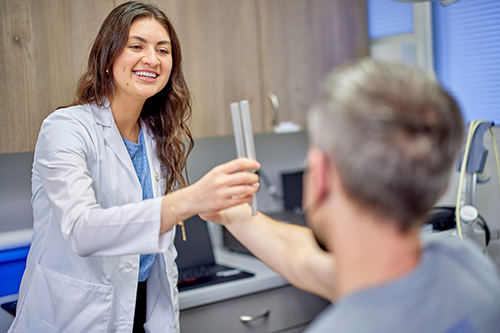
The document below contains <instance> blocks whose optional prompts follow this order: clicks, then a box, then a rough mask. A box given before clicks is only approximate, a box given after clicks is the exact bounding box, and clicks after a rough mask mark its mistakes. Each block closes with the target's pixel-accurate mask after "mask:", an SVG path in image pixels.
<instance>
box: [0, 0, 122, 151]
mask: <svg viewBox="0 0 500 333" xmlns="http://www.w3.org/2000/svg"><path fill="white" fill-rule="evenodd" d="M113 4H114V1H113V0H86V1H78V0H68V1H66V0H64V1H62V0H42V1H40V0H2V1H0V21H1V23H0V37H1V46H0V77H2V81H1V83H0V102H1V104H0V119H1V120H0V153H14V152H26V151H32V150H33V149H34V148H35V143H36V139H37V137H38V131H39V130H40V125H41V123H42V120H43V119H44V118H45V117H46V116H47V115H48V114H49V113H51V112H52V111H54V110H55V109H56V108H57V107H59V106H63V105H67V104H69V103H71V102H72V101H73V99H74V94H75V88H76V82H77V80H78V78H79V77H80V75H81V74H82V72H83V68H85V66H86V59H87V57H88V53H89V52H90V44H91V43H92V41H93V40H94V38H95V36H96V35H97V32H98V30H99V28H100V26H101V23H102V22H103V21H104V19H105V17H106V16H107V14H108V13H109V12H110V11H111V10H112V9H113Z"/></svg>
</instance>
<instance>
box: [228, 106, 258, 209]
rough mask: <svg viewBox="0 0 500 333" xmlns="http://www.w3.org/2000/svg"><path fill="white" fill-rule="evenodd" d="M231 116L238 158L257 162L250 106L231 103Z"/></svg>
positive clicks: (254, 202) (254, 200)
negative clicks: (246, 158)
mask: <svg viewBox="0 0 500 333" xmlns="http://www.w3.org/2000/svg"><path fill="white" fill-rule="evenodd" d="M231 116H232V118H233V130H234V141H235V144H236V154H237V155H238V157H248V158H251V159H253V160H257V157H256V155H255V144H254V141H253V131H252V119H251V118H250V105H249V103H248V101H247V100H243V101H240V103H239V104H238V103H236V102H235V103H231ZM251 206H252V213H253V215H256V214H257V211H258V209H257V198H256V197H255V195H254V196H253V199H252V202H251Z"/></svg>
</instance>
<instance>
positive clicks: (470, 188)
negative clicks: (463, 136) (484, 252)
mask: <svg viewBox="0 0 500 333" xmlns="http://www.w3.org/2000/svg"><path fill="white" fill-rule="evenodd" d="M493 125H494V123H493V122H487V121H484V120H479V121H476V120H473V121H472V122H471V123H470V126H469V133H468V135H467V141H466V144H465V152H464V154H463V157H462V158H461V162H460V163H459V165H458V170H459V171H460V178H459V184H458V194H457V203H456V211H455V216H456V220H457V232H458V235H459V237H460V240H463V233H464V232H463V231H465V233H466V234H471V233H473V232H474V225H475V224H476V223H477V222H478V216H480V215H479V212H478V211H477V208H476V207H475V206H476V185H477V183H478V182H481V179H482V177H481V175H482V173H483V172H484V171H485V169H484V166H485V164H486V157H487V156H488V150H487V149H486V148H485V147H484V145H483V139H484V133H485V132H486V131H487V130H488V129H489V130H490V134H491V138H492V142H493V148H494V151H495V160H496V167H497V175H498V178H499V179H498V182H499V184H498V190H499V192H500V162H499V158H498V149H497V146H496V141H495V135H494V133H493V129H492V127H493ZM478 175H479V177H478ZM479 222H480V223H481V221H479ZM482 223H484V224H485V222H484V220H483V221H482ZM485 230H486V229H485ZM488 234H489V232H488Z"/></svg>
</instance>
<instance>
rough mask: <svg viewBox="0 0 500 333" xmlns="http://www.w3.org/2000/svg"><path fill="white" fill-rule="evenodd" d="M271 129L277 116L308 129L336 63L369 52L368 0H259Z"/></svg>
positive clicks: (268, 126) (266, 105)
mask: <svg viewBox="0 0 500 333" xmlns="http://www.w3.org/2000/svg"><path fill="white" fill-rule="evenodd" d="M259 13H260V32H261V38H259V40H260V41H261V45H262V46H261V47H262V69H261V73H262V89H263V95H264V96H265V97H267V96H268V94H269V93H273V94H275V95H276V96H277V98H278V100H279V112H278V114H277V115H275V114H274V112H275V111H274V110H273V108H272V106H271V103H270V101H269V100H267V101H265V103H264V104H263V107H264V113H265V121H266V122H265V124H264V128H265V129H266V130H272V125H274V124H273V123H272V120H273V119H276V121H277V122H280V121H294V122H295V123H297V124H299V125H300V126H301V127H302V128H304V129H305V128H306V113H307V109H308V108H309V107H310V106H311V104H312V103H313V102H314V99H315V98H316V95H317V92H318V88H319V85H320V83H321V82H322V81H323V79H324V78H325V76H326V75H327V74H328V73H329V72H330V71H331V70H332V69H333V68H334V67H336V66H339V65H341V64H343V63H344V62H346V61H349V60H352V59H355V58H360V57H364V56H368V54H369V39H368V28H367V18H366V1H365V0H349V1H345V0H259Z"/></svg>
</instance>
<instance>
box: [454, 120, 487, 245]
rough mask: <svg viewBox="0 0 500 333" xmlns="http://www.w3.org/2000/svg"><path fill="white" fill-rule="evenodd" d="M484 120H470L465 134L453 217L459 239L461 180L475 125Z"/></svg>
mask: <svg viewBox="0 0 500 333" xmlns="http://www.w3.org/2000/svg"><path fill="white" fill-rule="evenodd" d="M485 122H486V121H484V120H479V121H477V120H472V121H471V123H470V125H469V133H468V134H467V141H466V143H465V152H464V159H463V161H462V168H461V169H460V178H459V181H458V194H457V204H456V210H455V218H456V220H457V231H458V236H459V237H460V240H461V241H463V240H464V238H463V235H462V223H461V221H460V199H461V197H462V184H463V180H464V177H465V169H466V167H467V160H468V158H469V151H470V146H471V143H472V138H473V136H474V133H475V132H476V129H477V127H478V126H479V125H480V124H482V123H485Z"/></svg>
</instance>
